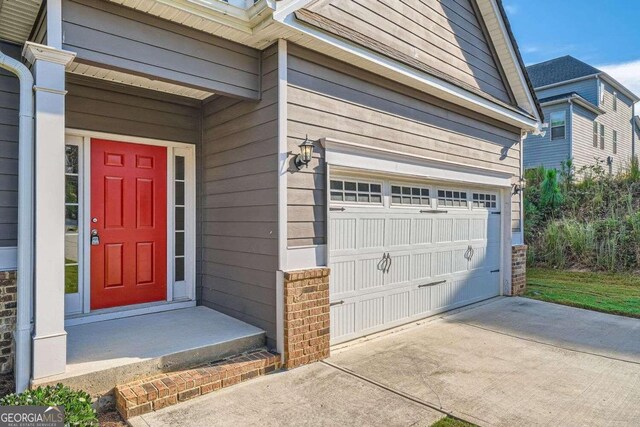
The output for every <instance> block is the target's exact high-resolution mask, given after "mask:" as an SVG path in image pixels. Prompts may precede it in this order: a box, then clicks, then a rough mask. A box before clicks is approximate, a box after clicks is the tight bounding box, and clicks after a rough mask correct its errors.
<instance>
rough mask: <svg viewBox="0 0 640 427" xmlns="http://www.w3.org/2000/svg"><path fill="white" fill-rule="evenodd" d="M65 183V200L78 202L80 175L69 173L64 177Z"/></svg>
mask: <svg viewBox="0 0 640 427" xmlns="http://www.w3.org/2000/svg"><path fill="white" fill-rule="evenodd" d="M64 184H65V192H64V201H65V202H66V203H78V177H77V176H74V175H67V176H65V177H64Z"/></svg>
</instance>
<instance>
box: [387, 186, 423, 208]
mask: <svg viewBox="0 0 640 427" xmlns="http://www.w3.org/2000/svg"><path fill="white" fill-rule="evenodd" d="M391 204H394V205H430V204H431V199H430V198H429V189H428V188H422V187H410V186H404V185H403V186H400V185H392V186H391Z"/></svg>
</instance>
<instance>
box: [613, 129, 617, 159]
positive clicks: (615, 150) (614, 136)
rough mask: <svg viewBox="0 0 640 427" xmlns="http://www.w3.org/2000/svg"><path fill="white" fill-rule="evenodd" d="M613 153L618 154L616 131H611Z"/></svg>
mask: <svg viewBox="0 0 640 427" xmlns="http://www.w3.org/2000/svg"><path fill="white" fill-rule="evenodd" d="M612 148H613V154H618V132H617V131H615V130H614V131H613V147H612Z"/></svg>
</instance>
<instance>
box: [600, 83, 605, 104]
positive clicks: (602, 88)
mask: <svg viewBox="0 0 640 427" xmlns="http://www.w3.org/2000/svg"><path fill="white" fill-rule="evenodd" d="M604 92H605V89H604V83H600V106H603V105H604Z"/></svg>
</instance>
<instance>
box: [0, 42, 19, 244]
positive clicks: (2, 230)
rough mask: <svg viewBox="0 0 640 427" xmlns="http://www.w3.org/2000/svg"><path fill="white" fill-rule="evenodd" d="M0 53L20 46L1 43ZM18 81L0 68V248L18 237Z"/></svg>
mask: <svg viewBox="0 0 640 427" xmlns="http://www.w3.org/2000/svg"><path fill="white" fill-rule="evenodd" d="M0 49H1V50H2V52H3V53H5V54H7V55H9V56H10V57H12V58H16V59H19V58H20V47H19V46H17V45H14V44H9V43H3V42H0ZM19 108H20V82H19V81H18V78H17V77H16V76H15V75H14V74H12V73H10V72H8V71H5V70H3V69H0V247H6V246H16V245H17V239H18V110H19Z"/></svg>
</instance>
